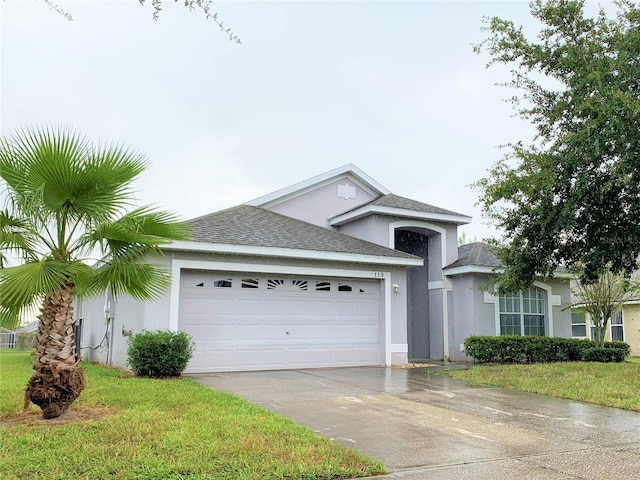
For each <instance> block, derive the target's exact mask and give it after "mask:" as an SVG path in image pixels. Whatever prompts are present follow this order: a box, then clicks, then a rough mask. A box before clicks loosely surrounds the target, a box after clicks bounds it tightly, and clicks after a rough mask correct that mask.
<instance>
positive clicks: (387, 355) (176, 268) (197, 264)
mask: <svg viewBox="0 0 640 480" xmlns="http://www.w3.org/2000/svg"><path fill="white" fill-rule="evenodd" d="M182 269H193V270H219V271H226V272H252V273H280V274H291V275H308V276H313V275H317V276H322V277H343V278H371V279H376V280H381V281H384V319H383V321H384V343H383V349H384V361H385V365H387V366H390V365H391V353H392V349H391V288H392V287H391V272H388V271H385V272H375V271H370V270H344V269H338V268H321V267H296V266H288V265H262V264H256V265H252V264H246V263H230V262H211V261H206V260H177V259H175V258H174V259H172V260H171V295H170V305H169V330H172V331H174V332H175V331H178V323H179V322H178V320H179V316H180V280H181V275H180V271H181V270H182Z"/></svg>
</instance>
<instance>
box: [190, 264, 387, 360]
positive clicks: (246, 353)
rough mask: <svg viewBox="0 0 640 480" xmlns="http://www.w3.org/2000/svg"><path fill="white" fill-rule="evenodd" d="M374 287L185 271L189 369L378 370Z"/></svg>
mask: <svg viewBox="0 0 640 480" xmlns="http://www.w3.org/2000/svg"><path fill="white" fill-rule="evenodd" d="M379 299H380V282H379V281H378V280H361V279H333V278H311V277H294V276H285V275H264V274H251V273H244V274H243V273H220V272H206V271H196V270H183V271H182V275H181V288H180V315H179V328H180V329H181V330H184V331H186V332H187V333H189V334H190V335H191V336H192V337H193V339H194V341H195V344H196V349H195V352H194V354H193V357H192V359H191V362H190V363H189V366H188V368H187V372H191V373H196V372H219V371H222V372H224V371H242V370H272V369H286V368H310V367H311V368H312V367H339V366H360V365H379V364H380V363H381V356H380V352H381V349H380V338H381V334H380V329H381V325H380V322H379V318H380V300H379Z"/></svg>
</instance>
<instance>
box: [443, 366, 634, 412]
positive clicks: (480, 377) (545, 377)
mask: <svg viewBox="0 0 640 480" xmlns="http://www.w3.org/2000/svg"><path fill="white" fill-rule="evenodd" d="M438 374H439V375H446V376H449V377H453V378H457V379H460V380H467V381H472V382H476V383H481V384H485V385H493V386H498V387H507V388H515V389H517V390H523V391H525V392H534V393H541V394H543V395H551V396H554V397H560V398H570V399H573V400H579V401H582V402H588V403H596V404H598V405H604V406H608V407H617V408H624V409H627V410H636V411H640V357H630V361H629V362H624V363H595V362H562V363H535V364H532V365H477V366H474V367H471V368H470V369H468V370H448V371H441V372H438Z"/></svg>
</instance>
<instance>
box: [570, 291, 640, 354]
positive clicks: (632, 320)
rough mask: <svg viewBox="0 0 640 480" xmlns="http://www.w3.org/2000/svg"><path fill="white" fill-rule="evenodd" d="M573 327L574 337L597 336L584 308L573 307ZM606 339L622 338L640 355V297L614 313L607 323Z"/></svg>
mask: <svg viewBox="0 0 640 480" xmlns="http://www.w3.org/2000/svg"><path fill="white" fill-rule="evenodd" d="M571 329H572V336H573V337H574V338H589V339H593V338H594V337H595V327H594V326H593V323H592V322H591V318H590V315H589V314H588V313H587V312H586V311H585V309H584V308H581V307H574V308H572V309H571ZM605 340H608V341H611V340H620V341H623V342H627V343H628V344H629V345H630V346H631V355H640V299H635V300H631V301H629V302H627V303H625V304H624V305H623V306H622V309H621V310H620V311H619V312H616V313H614V314H613V316H612V317H611V318H610V319H609V322H608V324H607V330H606V332H605Z"/></svg>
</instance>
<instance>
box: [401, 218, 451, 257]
mask: <svg viewBox="0 0 640 480" xmlns="http://www.w3.org/2000/svg"><path fill="white" fill-rule="evenodd" d="M402 227H417V228H425V229H427V230H433V231H434V232H436V233H439V234H440V243H441V245H440V257H441V259H440V260H441V262H442V266H443V267H444V266H445V265H446V264H447V230H446V229H445V228H443V227H440V226H438V225H434V224H432V223H428V222H420V221H417V220H399V221H397V222H391V223H390V224H389V248H393V249H395V248H396V236H395V235H396V233H395V232H396V230H397V229H398V228H402ZM423 264H424V262H423Z"/></svg>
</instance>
